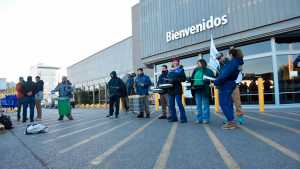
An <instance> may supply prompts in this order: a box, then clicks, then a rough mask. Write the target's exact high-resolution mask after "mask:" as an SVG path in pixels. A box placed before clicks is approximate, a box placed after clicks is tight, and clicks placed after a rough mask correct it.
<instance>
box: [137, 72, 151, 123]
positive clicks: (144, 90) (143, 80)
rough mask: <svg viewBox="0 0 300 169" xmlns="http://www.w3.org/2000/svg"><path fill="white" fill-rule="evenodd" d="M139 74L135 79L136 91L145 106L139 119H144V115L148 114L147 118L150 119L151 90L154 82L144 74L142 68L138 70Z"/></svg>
mask: <svg viewBox="0 0 300 169" xmlns="http://www.w3.org/2000/svg"><path fill="white" fill-rule="evenodd" d="M137 74H138V75H137V77H136V78H135V89H136V94H137V95H139V96H141V105H142V106H143V107H142V110H141V112H140V113H139V115H138V116H137V118H144V113H146V118H150V110H149V104H150V103H149V88H150V86H151V85H152V82H151V80H150V78H149V76H147V75H145V74H144V70H143V69H142V68H139V69H137Z"/></svg>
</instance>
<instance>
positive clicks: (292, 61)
mask: <svg viewBox="0 0 300 169" xmlns="http://www.w3.org/2000/svg"><path fill="white" fill-rule="evenodd" d="M297 58H298V59H297ZM277 63H278V80H279V93H280V103H281V104H287V103H300V55H279V56H277Z"/></svg>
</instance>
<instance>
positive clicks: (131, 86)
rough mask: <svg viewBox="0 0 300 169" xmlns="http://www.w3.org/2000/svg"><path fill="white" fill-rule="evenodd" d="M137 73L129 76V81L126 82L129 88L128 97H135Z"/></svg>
mask: <svg viewBox="0 0 300 169" xmlns="http://www.w3.org/2000/svg"><path fill="white" fill-rule="evenodd" d="M135 76H136V75H135V73H131V74H128V79H127V81H126V88H127V94H128V96H131V95H134V94H135V92H134V78H135Z"/></svg>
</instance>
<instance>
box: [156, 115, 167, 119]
mask: <svg viewBox="0 0 300 169" xmlns="http://www.w3.org/2000/svg"><path fill="white" fill-rule="evenodd" d="M158 119H167V116H166V115H161V116H159V118H158Z"/></svg>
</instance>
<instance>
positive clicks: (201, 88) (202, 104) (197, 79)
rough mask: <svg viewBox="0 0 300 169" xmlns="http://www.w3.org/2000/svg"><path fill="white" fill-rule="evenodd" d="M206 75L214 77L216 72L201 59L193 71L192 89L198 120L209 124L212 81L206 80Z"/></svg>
mask: <svg viewBox="0 0 300 169" xmlns="http://www.w3.org/2000/svg"><path fill="white" fill-rule="evenodd" d="M205 76H207V77H214V73H213V71H211V70H210V69H208V68H207V63H206V61H205V60H204V59H200V60H198V62H197V67H196V68H195V69H194V71H193V73H192V77H191V90H192V95H193V98H195V101H196V105H197V122H198V123H203V124H207V123H208V122H209V119H210V108H209V97H210V94H211V92H210V91H211V88H210V81H209V80H206V79H205V78H204V77H205ZM202 109H203V110H202Z"/></svg>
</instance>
